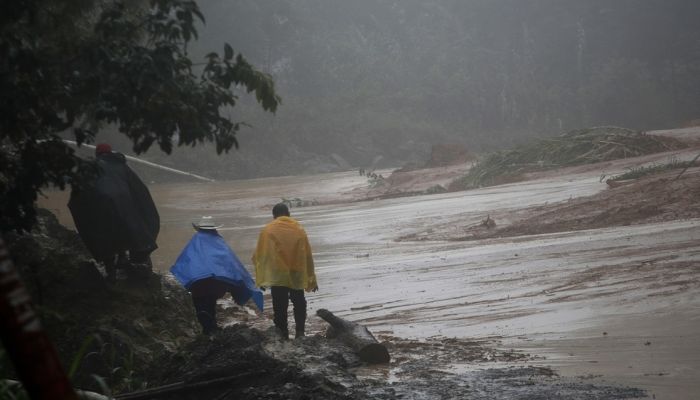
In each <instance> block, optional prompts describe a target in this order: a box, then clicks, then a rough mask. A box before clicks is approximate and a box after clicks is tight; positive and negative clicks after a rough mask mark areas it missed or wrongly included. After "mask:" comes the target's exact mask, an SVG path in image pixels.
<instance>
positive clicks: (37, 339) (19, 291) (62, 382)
mask: <svg viewBox="0 0 700 400" xmlns="http://www.w3.org/2000/svg"><path fill="white" fill-rule="evenodd" d="M0 328H1V329H0V339H2V344H3V346H4V347H5V351H6V352H7V354H8V355H9V357H10V360H11V361H12V363H13V364H14V366H15V370H16V372H17V376H18V377H19V379H20V380H21V381H22V384H23V385H24V389H25V390H26V391H27V393H28V394H29V397H30V398H31V399H33V400H50V399H51V400H77V399H78V396H77V395H76V394H75V391H74V390H73V387H72V386H71V383H70V381H69V380H68V377H67V376H66V373H65V372H64V370H63V366H62V365H61V362H60V361H59V359H58V354H57V353H56V349H55V348H54V347H53V344H52V343H51V341H50V340H49V337H48V336H47V334H46V331H44V328H43V327H42V326H41V323H40V322H39V317H38V316H37V315H36V313H35V312H34V307H33V305H32V302H31V298H30V296H29V293H28V292H27V288H26V287H25V286H24V284H23V283H22V280H21V279H20V276H19V272H17V268H16V267H15V265H14V263H13V262H12V259H11V258H10V253H9V251H8V250H7V247H6V246H5V242H4V240H3V239H2V238H0Z"/></svg>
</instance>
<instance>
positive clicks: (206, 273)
mask: <svg viewBox="0 0 700 400" xmlns="http://www.w3.org/2000/svg"><path fill="white" fill-rule="evenodd" d="M170 272H171V273H172V274H173V275H174V276H175V278H177V280H178V281H179V282H180V283H181V284H182V285H183V286H185V288H187V289H189V288H190V286H191V285H192V283H194V282H196V281H198V280H200V279H204V278H215V279H218V280H220V281H223V282H226V283H228V284H230V285H231V286H232V290H231V295H232V297H233V300H234V301H235V302H236V303H237V304H245V303H246V302H247V301H248V300H249V299H250V298H251V297H252V298H253V301H254V302H255V305H256V306H258V308H259V309H260V310H262V309H263V295H262V292H260V290H258V289H257V288H256V287H255V283H254V282H253V277H251V276H250V273H249V272H248V270H247V269H246V268H245V266H243V263H241V261H240V260H239V259H238V257H236V254H235V253H234V252H233V250H231V248H230V247H229V246H228V245H227V244H226V242H225V241H224V239H223V238H222V237H221V236H219V234H218V233H217V232H216V231H209V232H207V231H199V232H197V233H195V234H194V236H193V237H192V239H191V240H190V242H189V243H187V246H185V248H184V249H183V250H182V253H180V256H179V257H178V258H177V261H175V264H174V265H173V266H172V267H170Z"/></svg>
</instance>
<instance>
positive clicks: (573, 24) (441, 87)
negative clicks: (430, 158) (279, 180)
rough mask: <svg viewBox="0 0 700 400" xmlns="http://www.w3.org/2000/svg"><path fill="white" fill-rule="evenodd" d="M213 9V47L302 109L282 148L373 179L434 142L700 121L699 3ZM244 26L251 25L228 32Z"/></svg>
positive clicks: (615, 0)
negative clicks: (371, 169)
mask: <svg viewBox="0 0 700 400" xmlns="http://www.w3.org/2000/svg"><path fill="white" fill-rule="evenodd" d="M203 7H204V8H205V9H211V10H219V12H218V13H217V17H216V18H217V19H216V20H212V21H210V23H209V25H208V26H207V30H208V32H212V33H213V35H212V36H214V37H218V36H221V37H226V38H230V40H232V41H233V42H234V43H235V38H236V37H239V38H242V37H244V35H243V34H242V32H247V33H248V35H245V37H246V38H247V39H246V40H245V42H241V43H235V45H236V46H237V47H242V48H243V49H245V52H246V54H247V55H248V56H250V57H251V58H252V59H255V60H256V61H257V62H258V63H259V64H262V65H265V66H269V70H268V72H270V73H272V74H274V76H275V80H276V82H277V84H278V87H279V89H280V90H282V91H284V93H285V98H286V99H288V100H289V101H288V102H286V106H285V110H284V111H283V112H281V113H280V114H278V116H277V117H276V121H275V124H274V125H270V126H265V124H263V123H257V124H256V126H257V127H258V128H261V127H262V126H265V130H262V129H259V132H258V134H259V135H261V136H266V135H269V136H273V135H274V137H277V138H279V140H280V143H279V145H280V148H281V149H288V148H290V147H292V148H297V147H298V148H300V149H301V150H303V151H307V152H312V153H317V154H324V153H330V152H337V153H339V154H341V155H342V156H343V157H344V158H346V159H348V160H349V161H350V162H352V163H354V164H355V165H358V166H359V165H368V160H372V159H373V158H374V157H375V156H376V155H377V154H381V155H384V156H385V158H386V159H387V160H391V161H394V162H396V161H408V160H406V157H410V156H411V155H412V154H409V153H410V151H411V149H415V148H418V147H420V146H421V145H423V146H424V148H425V149H426V151H427V149H428V148H429V146H428V144H432V143H436V142H453V141H461V142H464V143H465V144H467V145H468V147H470V148H476V149H479V148H484V147H496V146H504V145H509V144H511V143H512V142H514V141H517V140H519V139H518V138H522V137H523V136H525V135H532V136H534V135H546V134H555V133H559V132H563V131H566V130H569V129H574V128H580V127H587V126H595V125H603V124H615V125H622V126H628V127H631V128H635V129H653V128H661V127H666V126H673V125H677V124H680V123H681V122H682V121H684V120H690V119H695V118H698V117H699V116H698V112H699V111H698V109H697V104H700V46H699V45H698V43H700V24H698V23H697V21H696V19H697V15H700V2H698V1H695V0H644V1H639V0H589V1H579V0H492V1H482V0H468V1H465V0H402V1H386V0H356V1H343V0H323V1H322V0H241V1H237V2H227V1H223V0H207V1H205V2H204V3H203ZM223 10H228V11H223ZM236 15H246V16H247V18H246V19H245V21H239V20H238V19H236V22H237V23H236V24H235V26H230V24H227V23H226V21H228V20H230V19H231V18H234V16H236ZM262 27H266V28H265V29H263V28H262ZM261 120H262V119H261ZM255 122H259V121H255ZM280 133H283V134H284V135H280ZM258 137H259V136H258ZM280 151H281V150H280ZM299 153H301V151H300V152H299ZM263 156H264V155H263ZM401 157H404V159H403V160H402V159H401ZM278 158H279V157H277V158H276V159H278ZM288 168H289V166H288V165H285V169H288Z"/></svg>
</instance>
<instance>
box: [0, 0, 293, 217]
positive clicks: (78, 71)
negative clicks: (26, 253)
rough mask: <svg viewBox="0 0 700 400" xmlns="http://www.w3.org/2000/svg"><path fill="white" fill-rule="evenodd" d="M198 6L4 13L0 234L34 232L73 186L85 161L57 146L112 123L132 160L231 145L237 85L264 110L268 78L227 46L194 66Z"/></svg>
mask: <svg viewBox="0 0 700 400" xmlns="http://www.w3.org/2000/svg"><path fill="white" fill-rule="evenodd" d="M203 20H204V17H203V15H202V13H201V12H200V10H199V7H198V6H197V4H196V2H195V1H189V0H151V1H150V2H148V3H144V2H140V1H135V0H133V1H132V0H125V1H110V0H27V1H6V2H3V3H2V6H0V110H1V111H0V112H1V113H2V117H1V118H0V228H1V229H2V230H9V229H30V228H31V226H32V224H33V223H34V220H35V214H34V201H35V200H36V196H37V193H38V192H39V191H40V190H41V188H42V187H45V186H46V185H55V186H58V187H60V188H63V187H64V185H65V184H66V182H67V181H70V182H73V183H74V184H79V182H80V181H81V180H82V179H83V178H85V176H86V175H89V174H90V173H91V169H90V168H89V165H88V164H86V163H85V162H83V161H81V160H80V159H79V158H77V157H76V156H75V155H74V151H73V149H71V148H69V147H67V146H66V145H65V144H64V143H63V142H62V140H61V139H62V136H61V135H65V134H66V133H70V134H72V136H73V137H74V138H75V139H76V140H77V141H78V143H84V142H88V143H89V142H92V141H94V139H95V135H96V134H97V133H98V132H99V130H100V129H101V127H102V126H103V125H104V124H113V125H116V127H117V128H118V130H119V132H121V133H122V134H124V135H126V136H127V137H129V139H130V140H131V142H132V143H133V149H134V151H135V152H136V153H141V152H145V151H146V150H148V149H149V148H150V147H151V146H152V145H153V144H157V146H158V147H159V148H160V149H161V150H162V151H164V152H165V153H170V152H171V151H172V149H173V146H181V145H191V146H194V145H196V144H201V143H206V142H212V143H215V144H216V151H217V152H219V153H221V152H227V151H228V150H229V149H231V148H232V147H234V146H236V147H237V146H238V142H237V139H236V133H237V132H238V130H239V128H240V126H241V122H239V121H234V120H232V119H231V118H230V117H229V116H228V114H230V110H229V108H230V107H232V106H234V105H235V104H236V103H237V101H238V96H237V94H236V93H235V92H234V89H235V88H236V87H242V88H243V89H244V90H246V91H247V92H253V93H254V94H255V99H256V100H257V102H258V103H259V104H260V105H261V106H262V108H263V109H264V110H267V111H272V112H274V111H275V110H276V109H277V106H278V104H279V102H280V98H279V97H278V96H277V94H276V92H275V87H274V83H273V80H272V79H271V77H270V76H269V75H268V74H265V73H262V72H260V71H258V70H257V69H255V68H254V67H253V66H252V65H251V64H250V63H248V61H247V60H246V59H245V58H243V57H242V56H241V54H240V53H239V54H236V53H234V51H233V49H232V48H231V46H229V45H228V44H226V45H225V46H224V48H223V52H221V53H216V52H213V53H207V54H206V57H203V58H202V62H201V63H200V62H198V63H195V62H193V61H192V59H191V58H190V57H189V55H188V52H187V46H188V43H190V42H191V41H192V40H193V39H195V38H196V37H197V30H196V23H197V21H203Z"/></svg>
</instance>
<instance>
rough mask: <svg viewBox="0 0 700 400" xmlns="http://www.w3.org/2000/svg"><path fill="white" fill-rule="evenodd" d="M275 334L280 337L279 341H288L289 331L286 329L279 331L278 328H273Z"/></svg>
mask: <svg viewBox="0 0 700 400" xmlns="http://www.w3.org/2000/svg"><path fill="white" fill-rule="evenodd" d="M275 332H277V336H279V337H280V339H282V340H283V341H284V340H289V331H288V330H286V329H280V328H275Z"/></svg>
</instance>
